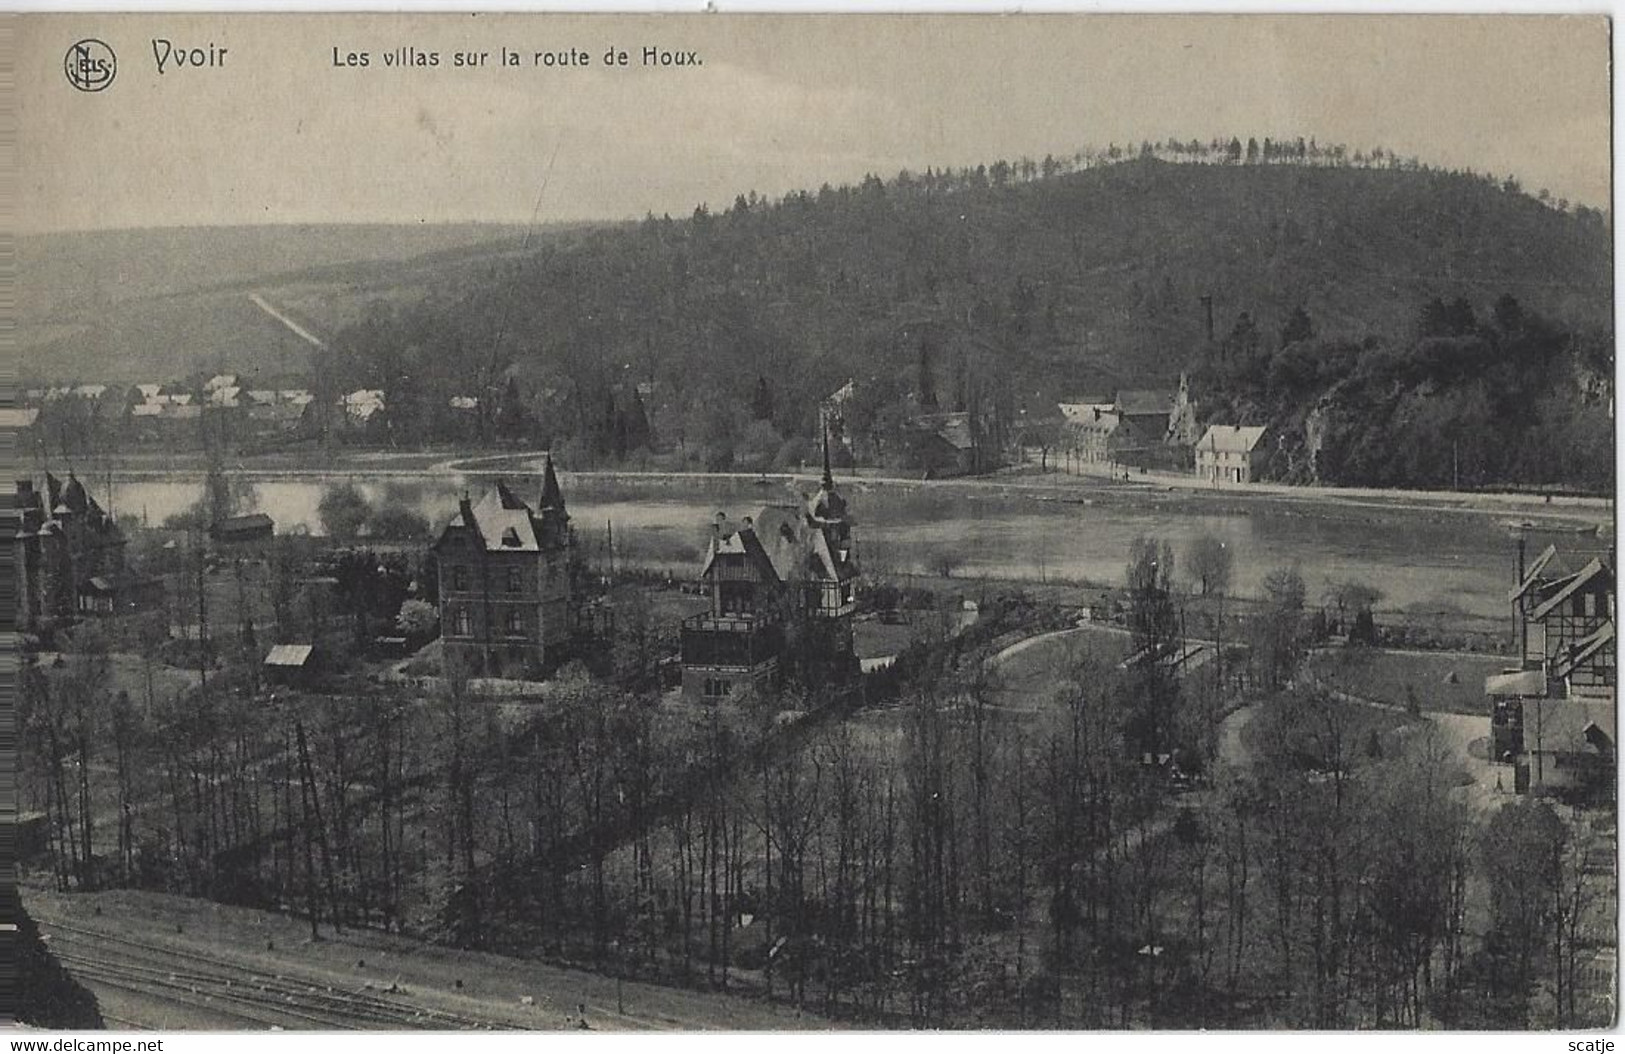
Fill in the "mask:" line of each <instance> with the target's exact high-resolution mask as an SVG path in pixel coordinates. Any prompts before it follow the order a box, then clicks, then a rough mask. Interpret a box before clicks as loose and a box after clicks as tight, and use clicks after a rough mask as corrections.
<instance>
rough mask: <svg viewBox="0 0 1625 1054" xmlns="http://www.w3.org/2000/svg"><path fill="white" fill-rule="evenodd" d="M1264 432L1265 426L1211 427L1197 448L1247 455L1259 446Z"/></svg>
mask: <svg viewBox="0 0 1625 1054" xmlns="http://www.w3.org/2000/svg"><path fill="white" fill-rule="evenodd" d="M1264 432H1265V428H1264V426H1263V425H1210V426H1208V430H1207V431H1206V432H1205V433H1204V434H1203V435H1202V438H1201V439H1200V440H1199V441H1198V442H1197V444H1196V448H1197V449H1198V450H1212V451H1215V452H1217V451H1228V452H1230V453H1233V454H1236V453H1239V454H1245V453H1247V452H1249V451H1251V450H1252V449H1253V448H1255V447H1256V446H1258V444H1259V442H1260V441H1262V440H1263V438H1264Z"/></svg>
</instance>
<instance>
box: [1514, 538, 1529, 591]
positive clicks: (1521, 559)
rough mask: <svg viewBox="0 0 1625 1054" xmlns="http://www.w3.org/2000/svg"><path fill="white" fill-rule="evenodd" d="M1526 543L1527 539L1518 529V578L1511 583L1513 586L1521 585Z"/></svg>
mask: <svg viewBox="0 0 1625 1054" xmlns="http://www.w3.org/2000/svg"><path fill="white" fill-rule="evenodd" d="M1528 545H1529V540H1528V539H1527V538H1526V537H1525V536H1524V533H1523V532H1522V531H1519V532H1518V579H1517V581H1515V582H1513V583H1512V584H1513V585H1515V586H1521V585H1523V576H1524V554H1525V551H1526V549H1527V547H1528Z"/></svg>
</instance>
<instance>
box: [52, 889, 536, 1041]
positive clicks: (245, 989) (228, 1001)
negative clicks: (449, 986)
mask: <svg viewBox="0 0 1625 1054" xmlns="http://www.w3.org/2000/svg"><path fill="white" fill-rule="evenodd" d="M39 921H40V923H41V926H42V929H44V930H45V931H46V932H47V933H48V934H49V942H50V948H51V950H52V952H53V953H54V954H55V955H56V956H57V958H58V959H60V960H61V962H62V964H63V965H64V966H66V967H67V968H68V969H69V970H70V971H71V972H74V973H76V974H79V975H81V976H82V977H84V978H85V979H86V980H89V981H93V982H95V983H98V984H102V985H106V986H109V987H113V988H118V989H121V990H124V991H128V992H131V993H133V994H136V995H140V996H143V997H147V998H151V999H154V1000H158V1001H162V1002H166V1003H172V1004H175V1005H178V1006H182V1007H187V1008H191V1009H195V1010H203V1011H206V1012H208V1013H211V1014H216V1015H222V1016H227V1017H232V1018H236V1019H239V1020H242V1021H244V1022H246V1023H248V1024H251V1025H255V1026H259V1027H265V1028H273V1027H275V1028H296V1029H321V1030H334V1029H437V1030H494V1029H502V1030H508V1029H518V1028H520V1027H521V1026H518V1025H514V1024H511V1023H508V1022H503V1021H495V1020H490V1019H485V1018H478V1017H473V1016H470V1015H467V1014H460V1013H456V1012H454V1011H449V1010H445V1009H441V1008H439V1007H432V1006H427V1005H424V1004H422V1003H417V1002H413V1001H412V1000H411V999H410V998H409V997H408V995H407V994H406V993H404V992H391V991H389V990H388V989H384V988H379V987H375V986H371V985H362V986H361V987H359V988H355V989H347V988H343V987H339V986H335V985H333V984H332V983H331V982H329V981H326V980H320V979H316V978H311V977H298V976H294V975H291V974H289V973H286V972H282V971H274V970H269V969H265V970H259V969H255V968H252V967H249V966H244V965H242V964H240V963H236V962H233V961H231V960H229V959H225V958H222V957H219V956H215V955H209V954H206V953H203V952H196V951H189V950H183V949H179V948H175V947H172V946H169V945H160V944H154V943H150V942H144V941H139V940H132V939H130V938H127V937H119V936H114V935H112V934H109V933H105V932H103V931H100V930H96V929H91V928H88V927H84V926H78V925H75V924H73V923H68V922H64V921H61V920H58V919H52V918H49V917H45V916H40V918H39ZM538 1024H540V1022H538Z"/></svg>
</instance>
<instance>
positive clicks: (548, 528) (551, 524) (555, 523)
mask: <svg viewBox="0 0 1625 1054" xmlns="http://www.w3.org/2000/svg"><path fill="white" fill-rule="evenodd" d="M536 519H537V523H538V524H539V527H538V530H539V532H540V534H541V536H542V538H543V539H544V544H545V545H549V546H554V547H557V546H562V545H566V544H568V543H569V538H570V534H569V531H570V514H569V513H568V512H567V511H565V508H564V491H563V490H562V489H561V488H560V487H559V477H558V473H557V472H555V471H554V469H553V455H552V454H548V455H547V459H546V460H545V461H544V462H543V463H542V493H541V496H540V497H539V498H537V500H536Z"/></svg>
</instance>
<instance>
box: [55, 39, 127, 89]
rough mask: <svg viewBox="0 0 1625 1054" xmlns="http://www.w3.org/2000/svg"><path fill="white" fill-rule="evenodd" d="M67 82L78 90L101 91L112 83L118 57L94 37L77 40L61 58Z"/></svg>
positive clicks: (116, 69)
mask: <svg viewBox="0 0 1625 1054" xmlns="http://www.w3.org/2000/svg"><path fill="white" fill-rule="evenodd" d="M62 72H64V73H66V74H67V75H68V83H69V84H71V85H73V86H74V87H75V88H78V89H79V90H80V91H101V90H103V89H104V88H106V87H107V86H108V85H110V84H112V83H113V77H114V75H115V74H117V73H118V59H117V58H116V57H115V56H114V55H113V49H112V48H110V47H108V46H107V45H106V44H103V43H102V42H101V41H99V40H96V39H94V38H87V39H85V40H81V41H79V42H78V43H77V44H75V45H74V46H73V47H71V48H69V49H68V53H67V55H65V56H64V57H63V59H62Z"/></svg>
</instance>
